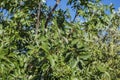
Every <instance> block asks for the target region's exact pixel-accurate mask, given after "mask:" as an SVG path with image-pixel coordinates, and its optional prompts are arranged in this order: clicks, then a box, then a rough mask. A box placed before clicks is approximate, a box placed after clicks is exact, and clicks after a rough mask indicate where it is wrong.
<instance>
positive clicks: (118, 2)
mask: <svg viewBox="0 0 120 80" xmlns="http://www.w3.org/2000/svg"><path fill="white" fill-rule="evenodd" d="M67 1H68V0H61V2H60V4H59V6H58V8H62V9H63V10H64V9H66V8H68V9H70V6H66V3H67ZM46 3H47V5H48V6H54V4H55V0H46ZM102 3H103V4H108V5H109V4H111V3H113V4H114V7H115V10H118V8H119V7H120V0H102ZM70 13H71V15H72V16H74V14H75V11H74V10H71V9H70Z"/></svg>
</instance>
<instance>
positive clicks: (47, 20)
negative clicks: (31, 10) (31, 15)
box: [45, 0, 60, 28]
mask: <svg viewBox="0 0 120 80" xmlns="http://www.w3.org/2000/svg"><path fill="white" fill-rule="evenodd" d="M59 3H60V0H56V4H55V5H54V7H53V9H52V10H51V12H50V13H49V14H48V17H47V19H46V22H45V28H47V25H48V22H49V20H50V18H51V16H52V14H53V12H54V11H55V9H56V8H57V6H58V4H59Z"/></svg>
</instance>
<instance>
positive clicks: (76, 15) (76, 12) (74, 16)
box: [72, 11, 78, 23]
mask: <svg viewBox="0 0 120 80" xmlns="http://www.w3.org/2000/svg"><path fill="white" fill-rule="evenodd" d="M77 16H78V12H77V11H76V14H75V16H74V18H73V21H72V23H73V22H75V20H76V17H77Z"/></svg>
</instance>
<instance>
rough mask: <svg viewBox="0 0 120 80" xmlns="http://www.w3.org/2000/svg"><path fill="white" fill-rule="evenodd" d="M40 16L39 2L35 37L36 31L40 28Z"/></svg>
mask: <svg viewBox="0 0 120 80" xmlns="http://www.w3.org/2000/svg"><path fill="white" fill-rule="evenodd" d="M40 16H41V2H39V4H38V10H37V20H36V35H37V34H38V29H39V27H40Z"/></svg>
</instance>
